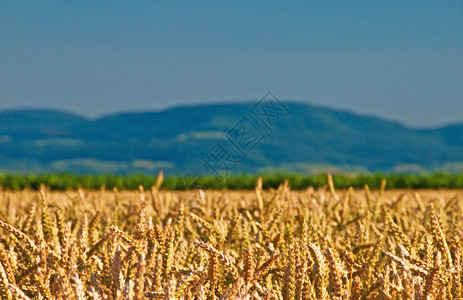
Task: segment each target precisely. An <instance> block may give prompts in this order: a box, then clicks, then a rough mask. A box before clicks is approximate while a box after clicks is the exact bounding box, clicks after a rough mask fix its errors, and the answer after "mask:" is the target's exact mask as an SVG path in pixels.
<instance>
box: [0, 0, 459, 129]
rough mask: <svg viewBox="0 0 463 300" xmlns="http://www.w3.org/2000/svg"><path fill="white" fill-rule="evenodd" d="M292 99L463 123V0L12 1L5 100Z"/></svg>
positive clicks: (81, 106) (10, 104)
mask: <svg viewBox="0 0 463 300" xmlns="http://www.w3.org/2000/svg"><path fill="white" fill-rule="evenodd" d="M267 91H272V92H273V93H274V94H275V95H276V96H277V97H278V98H280V99H292V100H298V101H302V102H308V103H314V104H321V105H325V106H329V107H335V108H340V109H347V110H350V111H354V112H359V113H363V114H369V115H375V116H381V117H383V118H387V119H392V120H399V121H401V122H403V123H405V124H408V125H411V126H434V125H439V124H447V123H452V122H463V1H461V0H454V1H451V0H439V1H438V0H436V1H429V0H420V1H403V0H401V1H396V0H390V1H377V0H369V1H326V0H325V1H271V0H270V1H269V0H266V1H236V0H235V1H224V0H223V1H204V0H201V1H173V0H170V1H94V0H93V1H85V0H79V1H12V0H11V1H10V0H3V1H0V109H4V108H16V107H44V108H58V109H65V110H69V111H73V112H77V113H80V114H85V115H88V116H97V115H101V114H107V113H111V112H116V111H122V110H157V109H162V108H167V107H171V106H177V105H182V104H192V103H208V102H220V101H227V102H229V101H242V100H246V99H258V98H259V97H261V96H263V95H264V94H265V93H266V92H267Z"/></svg>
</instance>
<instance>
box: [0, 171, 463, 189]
mask: <svg viewBox="0 0 463 300" xmlns="http://www.w3.org/2000/svg"><path fill="white" fill-rule="evenodd" d="M258 176H262V178H263V187H264V188H265V189H268V188H276V187H278V185H280V184H281V183H282V182H284V180H285V179H287V180H288V182H289V185H290V186H291V188H293V189H305V188H307V187H309V186H313V187H314V188H318V187H322V186H324V185H326V184H328V178H327V176H326V174H319V175H306V174H292V173H288V174H284V173H273V174H272V173H269V174H267V173H266V174H237V175H230V176H223V177H217V176H194V175H189V176H167V177H166V178H165V179H164V181H163V184H162V188H163V189H172V190H185V189H194V188H203V189H233V190H240V189H244V190H246V189H253V188H254V187H255V185H256V181H257V178H258ZM156 179H157V175H153V176H147V175H125V176H121V175H110V174H103V175H76V174H68V173H62V174H53V173H50V174H0V186H1V187H2V188H3V189H7V190H21V189H25V188H30V189H38V188H39V187H40V185H42V184H43V185H45V186H48V187H49V188H50V189H52V190H66V189H77V188H78V187H83V188H85V189H100V188H102V187H103V186H104V187H106V188H107V189H112V188H115V187H116V188H118V189H128V190H135V189H138V187H139V186H140V185H142V186H143V187H144V188H145V189H149V188H150V187H151V186H153V185H154V184H155V182H156ZM383 179H386V182H387V186H386V187H387V188H388V189H399V188H411V189H422V188H432V189H436V188H454V189H456V188H463V174H446V173H432V174H420V175H414V174H381V173H375V174H361V175H355V176H354V175H342V174H339V175H333V181H334V185H335V187H336V188H338V189H342V188H348V187H350V186H352V187H353V188H363V187H364V186H365V185H368V186H369V187H370V188H371V189H378V188H380V186H381V181H382V180H383Z"/></svg>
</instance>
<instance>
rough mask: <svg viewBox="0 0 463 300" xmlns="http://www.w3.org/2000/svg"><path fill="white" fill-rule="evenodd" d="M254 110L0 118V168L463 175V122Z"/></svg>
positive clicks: (291, 107) (36, 113) (305, 108)
mask: <svg viewBox="0 0 463 300" xmlns="http://www.w3.org/2000/svg"><path fill="white" fill-rule="evenodd" d="M254 105H255V103H244V104H236V103H230V104H212V105H197V106H185V107H177V108H172V109H168V110H164V111H156V112H141V113H120V114H113V115H109V116H104V117H100V118H98V119H88V118H84V117H81V116H77V115H74V114H69V113H66V112H60V111H51V110H14V111H13V110H10V111H2V112H0V170H2V171H9V172H63V171H67V172H73V173H118V174H126V173H145V174H150V173H154V172H157V171H158V170H159V169H163V170H164V171H165V172H166V173H168V174H182V173H195V174H196V173H197V174H207V173H211V172H213V170H221V171H222V172H225V171H224V170H228V172H233V173H238V172H258V171H264V170H265V171H274V170H281V171H298V172H312V173H313V172H317V171H325V170H326V169H332V170H343V171H348V172H357V171H389V172H390V171H392V172H394V171H399V172H400V171H407V172H409V171H412V172H419V171H424V170H429V171H431V170H432V171H435V170H447V171H453V172H462V171H463V124H455V125H452V126H445V127H439V128H433V129H413V128H409V127H407V126H404V125H402V124H400V123H397V122H392V121H387V120H382V119H378V118H374V117H369V116H360V115H356V114H353V113H350V112H345V111H337V110H333V109H328V108H323V107H318V106H313V105H308V104H301V103H295V102H287V103H285V104H284V106H281V107H279V108H280V109H279V110H273V111H267V113H266V114H263V113H262V111H259V110H256V108H255V106H254ZM253 112H254V113H253Z"/></svg>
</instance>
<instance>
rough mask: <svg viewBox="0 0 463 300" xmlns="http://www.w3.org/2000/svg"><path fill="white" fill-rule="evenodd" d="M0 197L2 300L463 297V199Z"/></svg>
mask: <svg viewBox="0 0 463 300" xmlns="http://www.w3.org/2000/svg"><path fill="white" fill-rule="evenodd" d="M328 182H329V183H330V184H328V185H326V186H324V187H321V188H318V189H314V188H308V189H307V190H303V191H293V190H291V189H290V186H289V185H288V184H287V183H284V184H282V185H280V187H278V188H277V189H270V190H264V189H263V188H262V181H261V180H258V182H257V184H256V188H255V190H254V191H229V190H224V191H214V190H191V191H169V190H160V189H159V188H160V186H161V184H162V182H161V180H159V181H158V182H157V184H156V185H154V186H153V187H152V188H151V189H150V190H148V189H147V190H144V189H143V188H140V190H139V191H123V190H121V191H118V190H117V189H114V190H109V189H108V190H105V189H101V190H94V191H90V190H84V189H80V190H77V191H49V190H47V188H45V187H42V189H41V190H40V191H33V190H22V191H7V190H4V191H0V294H1V296H2V299H48V298H56V299H142V298H143V299H144V298H153V299H362V298H363V299H398V298H400V299H460V298H461V297H462V275H463V273H462V257H461V256H462V255H463V247H462V241H463V231H462V228H463V226H462V225H463V219H462V216H463V214H462V213H463V205H462V203H461V202H460V201H459V200H461V199H463V191H462V190H391V191H389V190H385V189H384V187H385V184H384V183H383V185H382V188H381V189H379V190H374V191H373V190H372V191H370V190H369V189H368V187H366V188H365V189H356V190H354V189H352V188H351V189H343V190H341V189H339V190H335V187H334V185H333V184H332V181H331V180H328Z"/></svg>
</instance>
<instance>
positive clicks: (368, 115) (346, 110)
mask: <svg viewBox="0 0 463 300" xmlns="http://www.w3.org/2000/svg"><path fill="white" fill-rule="evenodd" d="M279 100H280V101H281V102H283V103H285V104H287V103H291V104H298V105H306V106H311V107H314V108H321V109H327V110H330V111H335V112H343V113H348V114H352V115H356V116H359V117H363V118H373V119H377V120H380V121H384V122H389V123H396V124H399V125H401V126H404V127H406V128H410V129H417V130H426V129H437V128H442V127H448V126H454V125H462V124H463V120H462V121H453V122H452V121H450V122H443V123H438V124H431V125H421V126H420V125H416V126H414V125H410V124H407V123H406V122H403V121H402V120H397V119H393V118H388V117H386V116H381V115H376V114H373V113H360V112H356V111H355V110H353V109H349V108H337V107H330V106H328V105H323V104H318V103H311V102H307V101H303V100H293V99H279ZM258 101H259V100H256V99H241V100H240V101H239V102H238V103H236V101H235V102H234V101H233V100H229V101H216V102H213V101H209V102H198V103H188V104H177V105H173V106H166V107H162V108H158V109H150V110H146V109H138V110H137V109H133V110H118V111H112V112H107V113H102V114H99V115H88V114H85V113H80V112H78V111H72V110H69V109H61V108H51V107H33V106H24V107H12V108H0V113H2V112H21V111H37V112H40V111H46V112H58V113H64V114H69V115H73V116H76V117H80V118H84V119H86V120H89V121H95V120H99V119H103V118H106V117H111V116H118V115H125V114H150V113H162V112H167V111H169V110H173V109H177V108H188V107H203V106H220V105H235V104H237V105H253V104H255V103H257V102H258Z"/></svg>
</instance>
